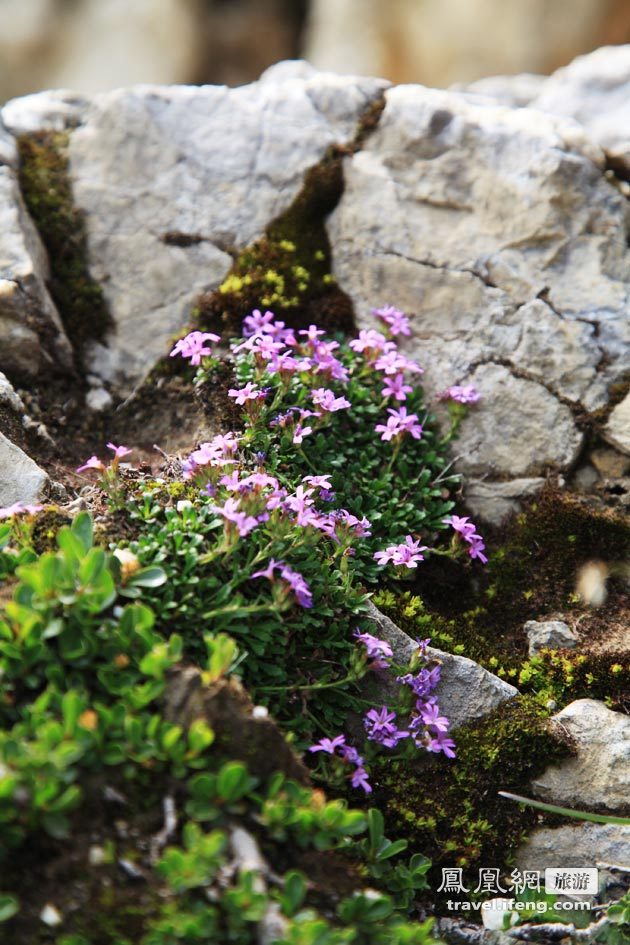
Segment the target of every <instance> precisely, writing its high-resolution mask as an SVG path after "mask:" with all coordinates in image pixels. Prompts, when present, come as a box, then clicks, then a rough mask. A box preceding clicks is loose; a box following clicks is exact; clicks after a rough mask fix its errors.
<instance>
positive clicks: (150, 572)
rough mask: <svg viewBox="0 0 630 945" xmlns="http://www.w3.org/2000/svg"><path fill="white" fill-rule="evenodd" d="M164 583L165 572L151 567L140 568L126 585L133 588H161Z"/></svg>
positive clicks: (154, 566)
mask: <svg viewBox="0 0 630 945" xmlns="http://www.w3.org/2000/svg"><path fill="white" fill-rule="evenodd" d="M165 582H166V571H164V569H163V568H158V567H157V566H156V565H153V566H152V567H150V568H141V569H140V571H136V573H135V574H134V575H133V577H132V578H131V580H130V581H129V582H128V585H133V586H135V587H161V586H162V584H164V583H165Z"/></svg>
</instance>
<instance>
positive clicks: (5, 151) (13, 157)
mask: <svg viewBox="0 0 630 945" xmlns="http://www.w3.org/2000/svg"><path fill="white" fill-rule="evenodd" d="M0 164H8V165H9V167H14V168H15V167H17V164H18V153H17V144H16V142H15V138H13V136H12V135H10V134H9V132H8V131H7V129H6V128H5V127H4V125H3V124H2V121H0Z"/></svg>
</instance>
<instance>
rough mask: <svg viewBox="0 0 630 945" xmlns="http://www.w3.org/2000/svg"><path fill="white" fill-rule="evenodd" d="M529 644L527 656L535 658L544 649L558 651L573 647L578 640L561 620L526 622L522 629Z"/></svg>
mask: <svg viewBox="0 0 630 945" xmlns="http://www.w3.org/2000/svg"><path fill="white" fill-rule="evenodd" d="M523 629H524V631H525V633H526V635H527V640H528V642H529V655H530V656H535V655H536V653H539V652H540V651H541V650H542V649H543V648H544V647H547V648H548V649H551V650H559V649H561V648H563V647H574V646H576V645H577V642H578V638H577V636H576V635H575V633H574V632H573V631H572V630H571V629H570V627H568V626H567V624H566V623H564V621H563V620H528V621H527V623H526V624H525V626H524V627H523Z"/></svg>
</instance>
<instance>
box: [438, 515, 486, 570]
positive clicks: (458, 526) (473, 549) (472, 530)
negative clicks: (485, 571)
mask: <svg viewBox="0 0 630 945" xmlns="http://www.w3.org/2000/svg"><path fill="white" fill-rule="evenodd" d="M444 523H445V524H446V525H450V526H451V528H452V529H454V531H456V532H457V533H458V534H460V535H461V536H462V538H463V540H464V541H465V542H467V544H468V545H469V546H470V547H469V548H468V554H469V555H470V557H471V558H477V559H478V560H479V561H481V563H482V564H487V563H488V559H487V557H486V556H485V554H484V551H485V550H486V545H485V542H484V540H483V538H482V537H481V535H478V534H477V526H476V525H474V524H473V523H472V522H471V521H470V520H469V518H468V516H467V515H463V516H460V515H449V517H448V518H445V519H444Z"/></svg>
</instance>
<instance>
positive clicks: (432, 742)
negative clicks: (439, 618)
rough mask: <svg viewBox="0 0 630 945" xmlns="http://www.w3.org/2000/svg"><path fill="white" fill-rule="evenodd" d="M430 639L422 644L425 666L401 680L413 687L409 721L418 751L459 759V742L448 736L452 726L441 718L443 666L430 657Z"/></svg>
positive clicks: (421, 650)
mask: <svg viewBox="0 0 630 945" xmlns="http://www.w3.org/2000/svg"><path fill="white" fill-rule="evenodd" d="M428 644H429V640H422V641H420V656H421V659H422V660H423V662H424V665H423V666H422V668H421V669H420V670H419V672H417V673H415V674H412V673H407V674H405V675H404V676H399V677H398V682H399V683H401V684H402V685H404V686H409V688H410V689H411V691H412V692H413V695H414V698H415V705H414V708H413V711H412V713H411V719H410V722H409V734H410V736H411V738H412V739H413V741H414V742H415V744H416V745H417V746H418V748H424V749H425V750H426V751H430V752H444V754H445V755H446V757H447V758H454V757H455V751H454V749H455V742H454V741H453V739H452V738H450V737H449V736H448V735H447V732H448V729H449V726H450V723H449V720H448V719H447V718H446V716H443V715H440V708H439V706H438V703H437V697H436V696H435V695H433V694H432V693H433V690H434V689H435V687H436V686H437V684H438V683H439V681H440V674H441V671H442V667H441V664H440V663H439V661H437V660H433V661H431V660H430V659H428V657H427V652H426V649H427V646H428Z"/></svg>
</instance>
